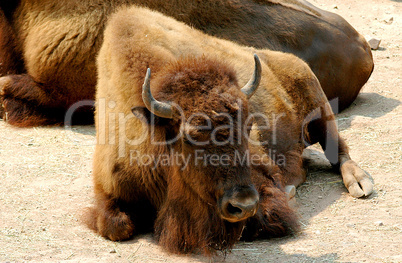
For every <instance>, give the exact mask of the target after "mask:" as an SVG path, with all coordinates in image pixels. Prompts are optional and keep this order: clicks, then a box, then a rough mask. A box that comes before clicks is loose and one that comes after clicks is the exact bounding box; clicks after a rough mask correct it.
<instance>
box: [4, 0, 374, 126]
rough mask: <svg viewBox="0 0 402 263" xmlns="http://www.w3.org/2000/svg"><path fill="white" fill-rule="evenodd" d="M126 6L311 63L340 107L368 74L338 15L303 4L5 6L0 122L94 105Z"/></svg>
mask: <svg viewBox="0 0 402 263" xmlns="http://www.w3.org/2000/svg"><path fill="white" fill-rule="evenodd" d="M127 4H128V5H132V4H139V5H142V6H148V7H149V8H151V9H155V10H158V11H160V12H162V13H164V14H166V15H169V16H172V17H174V18H176V19H178V20H180V21H183V22H185V23H186V24H188V25H191V26H193V27H195V28H198V29H200V30H202V31H204V32H205V33H207V34H210V35H214V36H217V37H220V38H225V39H228V40H232V41H235V42H237V43H239V44H242V45H245V46H253V47H255V48H268V49H272V50H277V51H283V52H290V53H293V54H295V55H296V56H298V57H300V58H302V59H303V60H305V61H306V62H307V63H308V64H309V66H310V67H311V69H312V70H313V72H314V73H315V74H316V76H317V77H318V79H319V81H320V83H321V86H322V88H323V90H324V93H325V94H326V95H327V97H328V98H329V99H333V98H339V107H340V109H344V108H345V107H347V106H348V105H350V104H351V103H352V101H353V100H354V99H355V98H356V96H357V94H358V93H359V91H360V89H361V88H362V86H363V85H364V83H365V82H366V81H367V80H368V78H369V76H370V74H371V72H372V70H373V60H372V56H371V51H370V48H369V46H368V45H367V43H366V41H365V40H364V38H363V37H362V36H361V35H359V34H358V33H357V32H356V31H355V30H354V29H353V28H352V27H351V26H350V25H349V24H348V23H347V22H346V21H345V20H344V19H343V18H341V17H340V16H338V15H335V14H332V13H329V12H326V11H323V10H320V9H318V8H316V7H314V6H312V5H311V4H309V3H308V2H306V1H294V0H281V1H269V0H263V1H254V0H218V1H215V0H213V1H212V0H204V1H194V0H193V1H173V2H172V1H165V0H112V1H104V0H90V1H77V0H66V1H53V0H41V1H38V0H19V1H2V2H1V3H0V8H1V9H0V63H1V65H0V77H1V76H6V77H4V78H2V79H0V100H2V104H3V106H4V112H5V113H4V118H5V119H7V121H8V122H9V123H10V124H12V125H16V126H21V127H27V126H36V125H46V124H54V123H63V122H64V118H65V113H66V111H67V110H68V109H69V108H70V107H71V106H72V105H74V104H75V103H76V102H79V101H82V100H93V99H94V96H95V85H96V65H95V58H96V56H97V54H98V51H99V48H100V46H101V44H102V40H103V30H104V27H105V23H106V22H107V20H108V18H109V16H110V14H111V13H113V12H114V11H115V10H116V8H118V7H119V6H122V5H127ZM0 105H1V104H0ZM0 108H1V107H0ZM0 115H1V110H0ZM74 117H77V118H75V119H76V120H77V121H79V122H80V123H88V122H91V121H93V116H92V107H89V109H88V107H79V108H78V110H77V111H76V113H75V114H74Z"/></svg>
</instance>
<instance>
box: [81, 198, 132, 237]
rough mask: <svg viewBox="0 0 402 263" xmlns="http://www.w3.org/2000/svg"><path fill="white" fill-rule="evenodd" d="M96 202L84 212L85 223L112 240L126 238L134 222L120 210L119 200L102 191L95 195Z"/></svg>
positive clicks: (129, 234) (130, 232) (129, 235)
mask: <svg viewBox="0 0 402 263" xmlns="http://www.w3.org/2000/svg"><path fill="white" fill-rule="evenodd" d="M96 199H97V204H96V206H95V207H94V208H91V209H90V210H89V211H88V213H87V214H86V218H85V221H86V224H87V225H88V227H89V228H90V229H92V230H94V231H95V232H97V233H98V234H99V235H101V236H103V237H105V238H108V239H110V240H112V241H119V240H126V239H129V238H130V237H132V236H133V234H134V230H135V228H134V223H133V221H132V220H131V218H130V216H129V215H128V214H127V213H125V212H123V211H121V209H120V204H119V203H120V202H119V200H117V199H114V198H112V197H110V196H107V195H106V194H104V193H98V194H97V195H96Z"/></svg>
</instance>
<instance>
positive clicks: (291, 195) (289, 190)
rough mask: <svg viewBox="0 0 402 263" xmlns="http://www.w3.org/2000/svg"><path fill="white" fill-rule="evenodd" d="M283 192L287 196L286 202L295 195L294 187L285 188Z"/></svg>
mask: <svg viewBox="0 0 402 263" xmlns="http://www.w3.org/2000/svg"><path fill="white" fill-rule="evenodd" d="M285 192H286V193H287V195H288V200H290V199H292V198H293V197H295V195H296V187H295V186H294V185H292V184H291V185H287V186H285Z"/></svg>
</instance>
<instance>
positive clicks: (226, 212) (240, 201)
mask: <svg viewBox="0 0 402 263" xmlns="http://www.w3.org/2000/svg"><path fill="white" fill-rule="evenodd" d="M231 192H232V193H231V194H230V193H228V194H225V195H224V196H223V198H222V203H221V211H222V213H221V215H222V218H223V219H225V220H227V221H229V222H232V223H234V222H239V221H242V220H245V219H247V218H249V217H251V216H254V215H255V213H256V212H257V208H258V201H259V197H258V193H257V191H256V190H255V188H254V187H245V188H244V187H243V188H241V189H236V190H235V191H231Z"/></svg>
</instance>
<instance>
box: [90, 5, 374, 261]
mask: <svg viewBox="0 0 402 263" xmlns="http://www.w3.org/2000/svg"><path fill="white" fill-rule="evenodd" d="M253 54H255V56H254V60H253ZM97 65H98V84H97V95H96V113H95V123H96V130H97V135H96V136H97V145H96V148H95V154H94V162H93V179H94V191H95V205H94V207H93V208H92V209H90V211H89V212H88V214H87V219H86V220H87V224H88V225H89V227H90V228H92V229H93V230H95V231H96V232H97V233H99V234H100V235H101V236H104V237H106V238H108V239H111V240H125V239H128V238H130V237H132V236H133V235H136V234H138V233H141V232H143V231H149V230H151V229H154V232H155V236H156V238H157V240H158V241H159V244H161V245H162V246H163V247H164V248H166V249H167V250H168V251H171V252H175V253H189V252H194V251H197V250H204V251H205V252H206V253H209V252H210V250H211V251H214V249H230V248H231V247H232V246H233V245H234V243H235V242H236V241H237V240H238V239H239V238H240V237H243V238H245V239H253V238H258V237H272V236H282V235H285V234H287V233H290V232H292V231H293V230H297V219H296V216H295V213H294V211H293V210H292V209H291V208H290V207H289V205H288V202H287V198H288V195H287V193H286V191H285V190H284V186H291V185H295V186H297V185H299V184H301V183H302V182H303V181H304V180H305V172H304V170H303V165H302V156H301V154H302V151H303V149H304V148H305V147H306V145H308V144H312V143H316V142H319V143H320V144H321V146H322V147H323V149H324V151H325V154H326V156H327V158H328V159H329V161H330V162H331V164H332V165H333V166H334V167H336V168H338V169H339V170H340V172H341V174H342V177H343V180H344V183H345V186H346V187H347V189H348V190H349V192H350V194H351V195H352V196H355V197H360V196H364V195H369V194H370V193H371V192H372V188H373V185H372V182H371V180H370V178H369V176H368V175H367V174H366V173H365V172H364V171H363V170H362V169H360V168H359V167H358V165H357V164H356V163H355V162H354V161H352V160H351V158H350V156H349V154H348V148H347V146H346V144H345V142H344V140H343V139H342V138H340V136H339V134H338V132H337V128H336V125H335V123H334V115H333V112H332V110H331V107H330V106H329V104H328V101H327V99H326V96H325V94H324V93H323V91H322V89H321V87H320V84H319V81H318V80H317V78H316V77H315V75H314V74H313V72H312V71H311V69H310V68H309V67H308V65H307V64H306V63H305V62H303V61H302V60H301V59H299V58H297V57H296V56H294V55H291V54H286V53H281V52H276V51H270V50H266V49H265V50H263V49H261V50H259V49H255V48H251V47H244V46H239V45H237V44H235V43H233V42H230V41H226V40H222V39H218V38H215V37H212V36H208V35H206V34H204V33H202V32H201V31H198V30H196V29H193V28H190V27H189V26H187V25H185V24H184V23H182V22H179V21H176V20H174V19H172V18H169V17H166V16H164V15H162V14H161V13H158V12H156V11H151V10H149V9H146V8H139V7H130V8H122V9H121V10H120V11H118V12H117V13H115V14H114V15H112V17H111V18H110V20H109V22H108V26H107V27H106V29H105V37H104V41H103V45H102V47H101V49H100V52H99V56H98V60H97ZM253 65H254V67H253ZM151 70H152V74H151ZM257 86H259V88H258V89H257Z"/></svg>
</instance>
